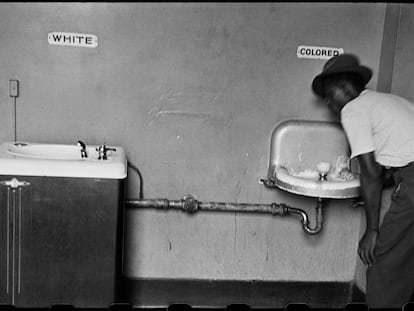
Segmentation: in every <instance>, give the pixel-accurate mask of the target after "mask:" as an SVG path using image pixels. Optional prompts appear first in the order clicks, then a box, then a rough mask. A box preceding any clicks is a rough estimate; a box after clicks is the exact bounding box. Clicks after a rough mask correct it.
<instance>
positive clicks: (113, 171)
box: [0, 142, 127, 179]
mask: <svg viewBox="0 0 414 311" xmlns="http://www.w3.org/2000/svg"><path fill="white" fill-rule="evenodd" d="M97 147H98V146H95V145H90V146H87V147H86V152H87V154H88V157H87V158H82V157H81V152H80V148H79V147H78V146H77V145H76V144H73V145H68V144H41V143H27V142H5V143H3V144H1V145H0V175H28V176H55V177H83V178H116V179H122V178H125V177H126V175H127V160H126V156H125V152H124V150H123V148H121V147H112V148H115V149H116V151H108V153H107V159H106V160H99V159H98V156H99V154H98V151H96V148H97Z"/></svg>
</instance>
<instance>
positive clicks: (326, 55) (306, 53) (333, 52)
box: [296, 45, 344, 59]
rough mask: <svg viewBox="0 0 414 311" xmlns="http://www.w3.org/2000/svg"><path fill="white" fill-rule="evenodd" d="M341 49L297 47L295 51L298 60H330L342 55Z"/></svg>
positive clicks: (342, 50)
mask: <svg viewBox="0 0 414 311" xmlns="http://www.w3.org/2000/svg"><path fill="white" fill-rule="evenodd" d="M343 53H344V49H342V48H329V47H324V46H306V45H299V46H298V49H297V51H296V55H297V57H298V58H311V59H330V58H331V57H333V56H337V55H339V54H343Z"/></svg>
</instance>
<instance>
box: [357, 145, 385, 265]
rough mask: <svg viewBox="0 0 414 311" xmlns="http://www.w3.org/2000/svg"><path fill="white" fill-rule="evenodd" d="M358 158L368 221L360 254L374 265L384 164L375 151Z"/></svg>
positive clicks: (360, 244)
mask: <svg viewBox="0 0 414 311" xmlns="http://www.w3.org/2000/svg"><path fill="white" fill-rule="evenodd" d="M357 159H358V164H359V167H360V169H361V193H362V197H363V199H364V202H365V217H366V222H367V226H366V230H365V233H364V235H363V236H362V238H361V241H360V242H359V248H358V254H359V256H360V257H361V260H362V261H363V262H364V263H365V264H367V265H372V264H373V263H374V261H375V258H374V248H375V244H376V240H377V235H378V230H379V215H380V207H381V189H382V185H383V180H382V166H381V165H380V164H378V163H377V162H376V161H375V155H374V152H368V153H364V154H361V155H359V156H357Z"/></svg>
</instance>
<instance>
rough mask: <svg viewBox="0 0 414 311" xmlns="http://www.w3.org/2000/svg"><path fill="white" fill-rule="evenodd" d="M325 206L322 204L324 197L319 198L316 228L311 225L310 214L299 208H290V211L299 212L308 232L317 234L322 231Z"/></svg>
mask: <svg viewBox="0 0 414 311" xmlns="http://www.w3.org/2000/svg"><path fill="white" fill-rule="evenodd" d="M322 211H323V206H322V199H321V198H318V203H317V205H316V216H315V217H316V224H315V227H314V228H311V227H310V226H309V224H310V221H309V218H308V215H307V214H306V213H305V212H304V211H303V210H301V209H298V208H292V207H291V208H289V213H293V214H299V215H300V216H301V217H302V227H303V230H305V232H306V233H308V234H311V235H315V234H318V233H319V232H321V231H322V223H323V212H322Z"/></svg>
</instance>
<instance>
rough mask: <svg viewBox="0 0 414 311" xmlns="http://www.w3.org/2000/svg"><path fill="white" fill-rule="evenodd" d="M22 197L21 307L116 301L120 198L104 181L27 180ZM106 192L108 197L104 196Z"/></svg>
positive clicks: (97, 304) (99, 304) (100, 304)
mask: <svg viewBox="0 0 414 311" xmlns="http://www.w3.org/2000/svg"><path fill="white" fill-rule="evenodd" d="M25 180H27V181H29V182H30V186H28V187H22V188H21V195H20V194H19V202H18V208H17V210H18V215H19V224H21V227H19V228H20V229H19V235H18V241H19V245H20V247H19V262H18V263H17V265H18V267H19V269H20V270H19V271H20V272H19V273H18V277H19V279H18V286H19V287H18V288H17V289H16V293H17V296H16V304H15V305H16V306H17V307H50V306H51V305H53V304H63V303H67V304H71V305H73V306H75V307H104V308H108V307H109V306H110V304H111V303H113V302H114V299H115V297H114V292H115V281H116V275H117V271H116V264H117V261H116V258H117V255H120V254H119V250H118V248H117V239H116V237H117V236H118V235H117V227H118V226H117V225H118V220H117V219H118V217H119V213H118V208H117V206H118V201H117V200H118V198H117V197H116V195H114V190H113V189H112V187H111V185H108V184H107V183H105V182H102V181H100V180H85V179H81V178H78V179H74V178H72V179H70V178H52V177H47V178H41V177H36V178H34V177H27V178H26V177H25ZM101 193H102V195H101Z"/></svg>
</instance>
